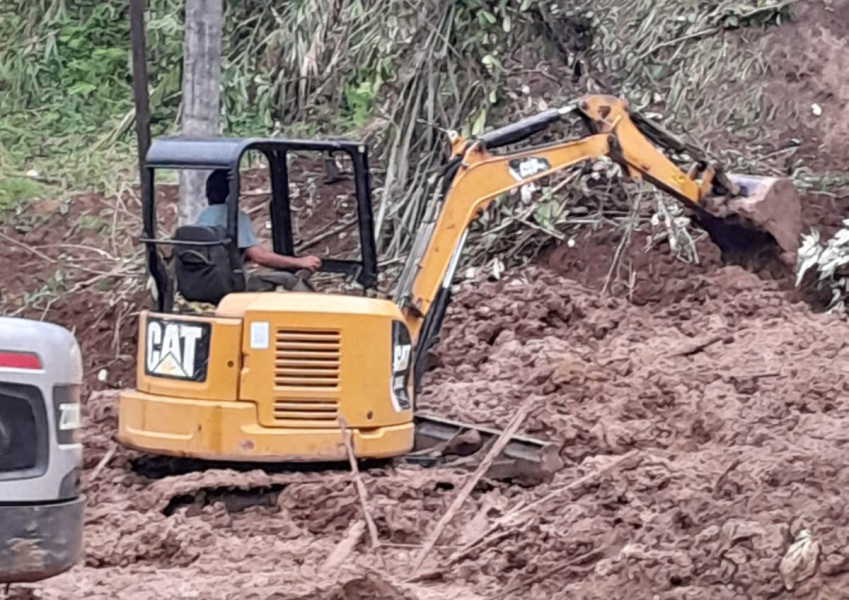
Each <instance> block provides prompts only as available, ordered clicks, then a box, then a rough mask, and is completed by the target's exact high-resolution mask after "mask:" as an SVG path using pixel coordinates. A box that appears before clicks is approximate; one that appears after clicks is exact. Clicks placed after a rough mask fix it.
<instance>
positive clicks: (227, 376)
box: [119, 138, 414, 462]
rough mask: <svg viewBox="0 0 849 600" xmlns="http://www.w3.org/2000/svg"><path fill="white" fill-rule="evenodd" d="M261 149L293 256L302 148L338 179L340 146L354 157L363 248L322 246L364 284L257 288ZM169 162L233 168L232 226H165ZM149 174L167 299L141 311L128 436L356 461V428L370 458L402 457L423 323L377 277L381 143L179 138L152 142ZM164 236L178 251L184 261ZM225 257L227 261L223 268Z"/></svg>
mask: <svg viewBox="0 0 849 600" xmlns="http://www.w3.org/2000/svg"><path fill="white" fill-rule="evenodd" d="M249 151H259V152H260V153H261V154H262V155H264V157H265V158H266V160H267V162H268V165H269V183H270V186H271V193H270V198H269V201H268V211H269V214H270V220H271V237H272V245H273V248H274V250H275V251H276V252H278V253H283V254H288V255H295V253H296V243H295V240H294V237H293V234H292V231H293V210H292V206H291V202H290V181H289V179H290V178H289V171H288V165H289V160H288V159H289V157H290V155H294V154H295V153H304V152H311V153H316V152H317V153H319V154H320V155H324V156H326V157H328V159H329V160H328V161H326V162H325V166H326V169H325V171H326V176H327V179H328V180H338V179H339V178H340V177H342V176H343V174H340V173H339V171H338V168H336V167H337V165H336V161H335V160H334V156H333V155H334V154H343V155H347V157H349V159H350V163H351V164H352V165H353V169H352V173H351V174H350V175H351V177H347V178H348V179H353V184H354V191H355V196H356V203H355V206H354V208H353V211H355V217H356V221H357V226H358V229H359V244H358V245H359V257H358V258H357V259H334V258H324V257H322V267H321V271H324V272H329V273H336V274H342V275H344V276H346V277H349V278H351V279H353V280H355V281H356V282H357V283H358V284H359V285H360V286H361V287H362V290H363V294H362V295H356V294H343V293H315V292H309V291H286V292H251V291H247V290H246V286H245V272H244V266H243V264H242V260H241V257H240V256H239V253H238V251H237V249H236V247H235V244H234V243H233V241H234V240H237V239H238V234H239V232H238V226H239V219H238V211H239V192H240V172H239V165H240V162H241V160H242V157H243V156H244V155H245V153H246V152H249ZM331 163H332V164H331ZM162 169H195V170H215V169H222V170H226V171H227V173H228V181H229V191H228V195H227V199H226V210H227V223H226V227H223V228H214V227H213V228H204V227H196V226H188V227H185V228H178V230H177V232H176V233H175V235H174V236H172V237H160V236H158V235H157V231H158V230H159V229H158V228H157V222H156V221H157V220H156V210H155V199H156V193H155V191H154V186H153V182H154V174H155V172H158V171H160V170H162ZM143 175H144V176H146V177H149V182H150V185H149V186H147V188H148V190H149V191H148V192H146V193H145V194H144V198H143V201H142V209H143V236H142V242H143V243H144V246H145V251H146V257H147V265H148V270H149V272H150V274H151V276H152V279H153V281H154V285H155V289H154V291H155V298H156V303H155V308H154V310H151V311H143V312H142V313H141V315H140V319H139V345H138V363H137V372H136V380H137V384H136V388H135V389H133V390H125V391H124V392H123V394H122V396H121V400H120V414H119V438H120V439H121V441H122V442H123V443H124V444H125V445H127V446H129V447H133V448H137V449H139V450H143V451H150V452H152V453H154V454H164V455H173V456H182V457H191V458H199V459H212V460H219V461H220V460H225V461H322V462H324V461H327V462H334V461H337V460H345V459H346V457H347V453H346V446H345V443H344V439H343V431H345V430H350V431H351V432H352V440H351V441H352V445H353V447H354V448H355V451H356V453H357V455H358V456H360V457H364V458H383V457H391V456H398V455H400V454H403V453H404V452H406V451H407V450H409V449H410V448H412V446H413V435H414V431H413V416H412V400H411V399H412V393H413V392H412V383H411V380H410V379H411V378H410V371H411V367H410V361H411V356H410V355H411V339H410V338H411V336H410V332H409V330H408V328H407V325H406V324H405V322H404V317H403V315H402V313H401V310H400V309H399V308H398V307H397V306H396V305H395V304H394V303H393V302H391V301H389V300H382V299H378V298H373V297H370V294H369V292H370V291H371V290H373V289H374V288H375V287H376V284H377V259H376V251H375V242H374V226H373V222H372V205H371V189H370V181H369V172H368V149H367V147H366V146H365V145H364V144H361V143H358V142H350V141H306V140H276V139H187V138H165V139H158V140H155V141H154V142H153V144H152V145H151V147H150V150H149V151H148V154H147V157H146V162H145V173H144V174H143ZM163 247H173V248H175V251H174V253H173V255H174V257H175V260H174V261H172V262H173V263H176V264H173V265H170V266H173V268H169V265H168V264H166V258H165V255H164V253H163V252H162V249H163ZM211 259H216V260H217V261H218V263H220V264H223V265H224V267H223V268H211V267H212V266H213V265H210V264H207V263H208V262H209V261H210V260H211ZM208 267H209V268H208ZM187 273H188V279H189V280H188V281H187V280H185V278H186V276H187ZM204 274H206V275H208V276H209V277H211V278H212V279H213V280H214V281H213V282H212V288H214V289H212V293H210V291H209V289H207V290H206V291H204V292H199V291H198V289H197V288H198V287H199V283H200V282H198V281H197V279H199V277H198V276H199V275H200V276H203V275H204ZM181 276H182V277H183V278H184V280H183V281H180V278H181ZM193 278H194V279H193ZM176 292H180V295H182V296H188V298H185V299H187V300H190V299H191V298H195V299H196V300H197V301H203V300H207V301H208V300H211V299H214V300H215V302H213V303H211V304H212V305H213V306H211V308H209V309H208V310H205V311H199V312H198V311H195V312H193V311H189V310H185V309H184V308H183V307H182V306H181V304H180V302H178V301H175V297H176V296H177V294H176Z"/></svg>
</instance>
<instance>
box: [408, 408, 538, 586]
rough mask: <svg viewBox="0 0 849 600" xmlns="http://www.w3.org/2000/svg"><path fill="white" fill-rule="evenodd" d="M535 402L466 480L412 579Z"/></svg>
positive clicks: (418, 560) (421, 554)
mask: <svg viewBox="0 0 849 600" xmlns="http://www.w3.org/2000/svg"><path fill="white" fill-rule="evenodd" d="M533 401H534V398H533V396H531V397H529V398H527V399H526V400H525V402H524V403H523V404H522V405H521V406H520V407H519V410H518V411H516V414H515V415H514V416H513V419H512V420H511V421H510V424H509V425H507V428H506V429H505V430H504V431H503V432H501V435H500V436H498V439H497V440H496V441H495V444H493V445H492V448H490V450H489V452H488V453H487V455H486V456H485V457H484V459H483V460H482V461H481V463H480V465H478V468H477V470H476V471H475V472H474V473H473V474H472V476H471V477H469V478H468V479H467V480H466V484H465V485H464V486H463V488H462V489H461V490H460V492H459V493H458V494H457V496H456V498H454V502H452V503H451V506H450V507H449V508H448V510H447V511H446V512H445V514H444V515H443V516H442V518H441V519H440V520H439V522H438V523H437V524H436V527H435V528H434V530H433V532H432V533H431V534H430V536H429V537H428V539H427V542H425V545H424V547H423V548H422V550H421V552H419V555H418V556H417V557H416V562H415V565H414V566H413V571H412V573H410V577H415V576H416V575H417V574H418V572H419V569H421V567H422V565H423V564H424V561H425V559H426V558H427V556H428V554H430V551H431V550H432V549H433V547H434V545H436V542H438V541H439V538H440V536H441V535H442V532H443V531H444V530H445V527H446V526H447V525H448V523H450V522H451V520H452V519H453V518H454V516H455V515H456V513H457V511H458V510H459V509H460V507H461V506H462V505H463V503H464V502H465V501H466V498H468V497H469V494H471V493H472V490H473V489H474V488H475V486H476V485H477V484H478V482H479V481H480V479H481V477H483V476H484V474H485V473H486V472H487V471H488V470H489V467H490V466H491V465H492V463H493V461H495V459H496V458H497V457H498V455H499V454H501V452H502V450H504V448H505V447H506V446H507V444H508V443H509V442H510V439H511V438H512V437H513V436H514V435H515V433H516V431H517V430H518V429H519V426H520V425H521V424H522V422H523V421H524V420H525V417H526V416H527V415H528V411H530V409H531V403H532V402H533Z"/></svg>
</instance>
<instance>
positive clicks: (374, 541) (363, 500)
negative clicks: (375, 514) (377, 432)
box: [339, 416, 380, 549]
mask: <svg viewBox="0 0 849 600" xmlns="http://www.w3.org/2000/svg"><path fill="white" fill-rule="evenodd" d="M339 425H340V426H341V428H342V439H343V440H344V442H345V450H346V452H347V453H348V462H349V463H350V465H351V473H352V474H353V477H354V485H355V486H356V488H357V495H358V496H359V498H360V506H361V507H362V509H363V518H364V519H365V522H366V526H367V527H368V533H369V537H370V538H371V547H372V548H375V549H377V548H379V547H380V540H379V539H378V536H377V525H375V524H374V519H373V518H372V516H371V511H370V510H369V507H368V491H367V490H366V486H365V484H364V483H363V479H362V477H361V476H360V469H359V467H358V466H357V457H356V455H355V454H354V444H353V442H352V441H351V438H352V434H351V430H350V429H348V424H347V423H346V422H345V420H344V419H343V418H342V417H341V416H340V417H339Z"/></svg>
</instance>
